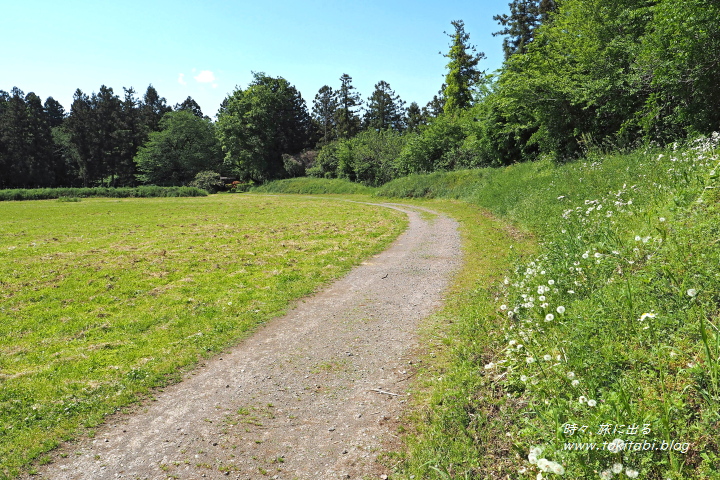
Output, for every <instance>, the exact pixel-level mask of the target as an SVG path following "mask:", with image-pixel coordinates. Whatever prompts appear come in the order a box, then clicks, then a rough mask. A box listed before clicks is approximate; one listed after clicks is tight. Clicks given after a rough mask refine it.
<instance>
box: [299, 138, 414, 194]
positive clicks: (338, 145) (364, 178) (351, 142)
mask: <svg viewBox="0 0 720 480" xmlns="http://www.w3.org/2000/svg"><path fill="white" fill-rule="evenodd" d="M405 140H406V137H405V136H403V135H401V134H400V133H398V132H396V131H394V130H365V131H363V132H361V133H360V134H358V135H357V136H355V137H353V138H350V139H345V140H338V141H336V142H333V143H331V144H329V145H326V146H325V147H323V148H322V150H320V153H319V154H318V157H317V161H316V163H315V165H314V166H313V167H312V168H311V169H309V170H308V174H309V175H311V176H314V177H325V178H345V179H348V180H352V181H356V182H360V183H363V184H365V185H372V186H377V185H382V184H383V183H385V182H388V181H390V180H392V179H393V178H395V177H396V176H397V171H396V165H395V160H396V158H398V155H400V152H401V151H402V148H403V145H404V144H405Z"/></svg>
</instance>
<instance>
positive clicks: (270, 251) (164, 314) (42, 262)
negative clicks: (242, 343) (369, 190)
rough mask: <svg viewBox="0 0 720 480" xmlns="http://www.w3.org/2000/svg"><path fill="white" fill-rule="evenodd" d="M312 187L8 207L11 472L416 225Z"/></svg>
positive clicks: (1, 304) (4, 415)
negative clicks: (310, 191) (312, 193)
mask: <svg viewBox="0 0 720 480" xmlns="http://www.w3.org/2000/svg"><path fill="white" fill-rule="evenodd" d="M330 202H331V201H327V200H318V199H310V198H302V197H292V196H290V197H286V196H284V197H282V198H279V197H271V196H258V195H214V196H208V197H200V198H172V199H171V198H163V199H157V198H153V199H124V200H109V199H83V200H82V201H81V202H58V201H34V202H12V203H6V204H3V205H2V206H1V207H0V477H12V476H14V475H17V474H18V472H19V471H20V470H21V469H22V468H24V467H25V466H26V465H28V463H29V462H31V461H32V460H33V459H37V458H39V457H40V456H41V455H42V454H43V453H44V452H47V451H48V450H50V449H52V448H53V447H54V446H56V445H57V444H58V442H60V441H62V440H66V439H68V438H70V437H72V436H73V435H77V434H78V433H81V432H82V431H83V429H91V428H93V427H95V426H96V425H98V424H99V423H101V422H102V421H103V418H104V416H105V415H107V414H110V413H113V412H116V411H118V410H121V409H123V407H126V406H127V405H129V404H131V403H132V402H134V401H136V400H138V399H140V398H142V397H143V396H145V395H147V394H148V392H150V390H151V389H152V388H154V387H160V386H162V385H166V384H167V383H168V382H172V381H176V380H178V379H179V378H180V377H181V373H182V371H183V370H186V369H188V368H191V367H192V366H193V365H194V364H196V363H197V362H198V361H199V360H200V359H202V358H203V357H207V356H209V355H212V354H213V353H214V352H219V351H221V350H223V349H224V348H227V347H228V346H231V345H233V344H236V343H237V342H238V341H239V339H241V338H243V337H244V336H246V335H248V334H249V332H251V331H252V329H253V327H254V326H256V325H258V324H259V323H262V322H264V321H266V320H268V319H269V318H272V317H273V316H276V315H279V314H281V313H282V312H284V311H285V309H286V308H287V306H288V302H290V301H291V300H293V299H297V298H299V297H302V296H303V295H307V294H310V293H312V292H313V291H315V290H316V289H317V288H318V287H319V286H321V285H323V284H324V283H326V282H328V281H329V280H330V279H332V278H335V277H337V276H339V275H341V274H343V273H344V272H346V271H347V270H349V269H350V268H351V267H352V266H353V265H355V264H357V263H359V262H360V261H361V260H362V259H363V258H366V257H367V256H369V255H371V254H373V253H376V252H378V251H380V250H382V249H383V248H384V247H385V246H386V245H387V244H388V243H389V242H390V241H391V240H392V239H393V238H395V236H396V235H397V234H398V233H399V232H401V231H402V230H403V228H404V226H405V223H406V220H405V218H404V216H402V215H401V214H399V213H397V212H395V211H392V210H389V209H380V208H377V207H372V206H368V205H363V204H358V203H350V202H337V201H332V202H331V203H330Z"/></svg>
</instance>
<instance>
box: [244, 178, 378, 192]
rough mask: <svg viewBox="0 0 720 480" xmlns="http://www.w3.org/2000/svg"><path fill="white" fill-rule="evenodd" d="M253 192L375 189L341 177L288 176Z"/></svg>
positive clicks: (366, 190)
mask: <svg viewBox="0 0 720 480" xmlns="http://www.w3.org/2000/svg"><path fill="white" fill-rule="evenodd" d="M252 191H253V192H254V193H293V194H311V195H319V194H325V193H329V194H338V195H372V194H373V193H375V189H374V188H372V187H367V186H365V185H360V184H359V183H355V182H351V181H349V180H341V179H325V178H311V177H304V178H288V179H285V180H275V181H272V182H268V183H265V184H263V185H260V186H259V187H255V188H253V189H252Z"/></svg>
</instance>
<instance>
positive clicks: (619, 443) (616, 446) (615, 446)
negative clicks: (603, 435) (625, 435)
mask: <svg viewBox="0 0 720 480" xmlns="http://www.w3.org/2000/svg"><path fill="white" fill-rule="evenodd" d="M607 449H608V451H610V452H612V453H618V452H621V451H623V450H625V441H624V440H623V439H621V438H616V439H615V440H613V441H612V442H610V443H609V444H608V446H607Z"/></svg>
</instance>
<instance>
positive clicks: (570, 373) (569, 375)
mask: <svg viewBox="0 0 720 480" xmlns="http://www.w3.org/2000/svg"><path fill="white" fill-rule="evenodd" d="M567 377H568V378H569V379H570V380H572V379H573V378H575V372H568V373H567Z"/></svg>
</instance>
